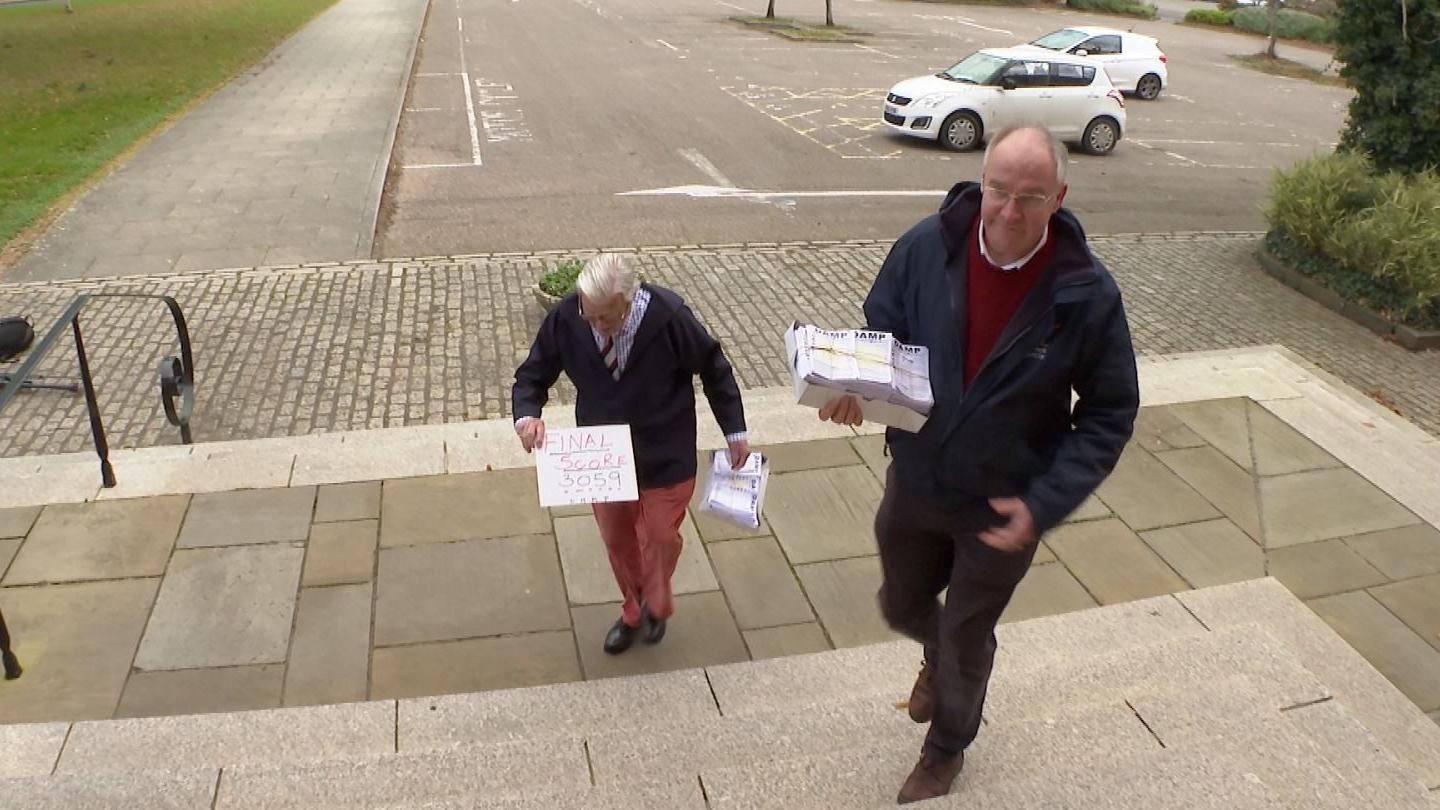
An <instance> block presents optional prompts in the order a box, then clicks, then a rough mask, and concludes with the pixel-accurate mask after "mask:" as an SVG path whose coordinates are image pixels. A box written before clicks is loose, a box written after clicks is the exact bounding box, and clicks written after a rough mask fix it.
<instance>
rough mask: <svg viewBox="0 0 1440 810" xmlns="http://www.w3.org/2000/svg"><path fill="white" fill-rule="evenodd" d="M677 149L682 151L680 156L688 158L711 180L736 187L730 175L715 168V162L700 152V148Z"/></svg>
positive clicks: (691, 163)
mask: <svg viewBox="0 0 1440 810" xmlns="http://www.w3.org/2000/svg"><path fill="white" fill-rule="evenodd" d="M675 151H677V152H679V153H680V157H683V158H685V159H686V160H688V161H690V165H692V166H694V167H695V168H697V169H699V170H700V171H701V172H703V173H704V175H705V176H706V177H708V178H710V179H711V180H714V181H715V182H716V183H718V184H719V185H722V186H726V187H729V188H734V187H735V184H734V183H732V182H730V178H728V177H726V176H725V175H723V174H721V173H720V170H719V169H717V168H715V164H714V163H711V162H710V159H709V158H707V157H705V156H704V155H702V154H700V150H698V149H677V150H675Z"/></svg>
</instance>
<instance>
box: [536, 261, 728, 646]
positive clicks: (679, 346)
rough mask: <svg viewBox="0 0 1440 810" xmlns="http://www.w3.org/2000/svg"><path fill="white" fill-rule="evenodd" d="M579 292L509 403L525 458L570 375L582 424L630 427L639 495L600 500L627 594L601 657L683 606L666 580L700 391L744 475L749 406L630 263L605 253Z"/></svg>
mask: <svg viewBox="0 0 1440 810" xmlns="http://www.w3.org/2000/svg"><path fill="white" fill-rule="evenodd" d="M576 286H577V288H578V290H577V291H576V292H575V293H572V294H570V295H569V296H567V297H566V298H565V299H564V300H562V301H561V302H560V303H559V304H557V305H555V307H554V308H553V309H551V310H550V314H549V315H547V316H546V318H545V322H544V323H542V324H541V325H540V332H539V334H537V335H536V336H535V342H534V344H532V345H531V347H530V356H529V357H527V358H525V362H523V363H521V364H520V367H519V368H518V369H516V370H515V385H514V387H513V388H512V389H511V404H512V407H513V410H514V416H515V432H516V433H517V434H518V435H519V436H520V443H521V445H522V446H524V448H525V451H526V452H529V451H530V450H531V449H533V448H534V447H537V446H540V445H543V444H544V443H545V422H544V421H543V420H542V419H541V418H540V409H541V408H543V407H544V405H545V402H546V401H547V400H548V399H549V392H550V386H552V385H554V384H555V380H556V379H558V378H559V376H560V372H561V371H564V372H565V374H566V375H567V376H569V378H570V380H571V382H573V383H574V384H575V391H576V398H575V421H576V423H577V424H579V425H582V426H584V425H629V426H630V435H631V441H632V443H633V446H634V450H635V474H636V478H637V479H638V484H639V489H640V500H638V501H629V502H625V503H597V504H595V505H594V507H593V508H594V512H595V523H596V524H597V525H598V526H599V528H600V536H601V537H602V538H603V539H604V541H605V549H606V552H607V553H608V554H609V557H610V568H611V570H612V571H613V572H614V574H615V583H616V584H617V585H619V586H620V593H621V595H622V596H623V598H624V603H623V605H622V607H621V614H620V618H619V619H618V620H617V621H616V622H615V625H614V626H613V627H611V628H610V632H609V633H607V634H606V636H605V652H607V653H610V654H612V655H614V654H618V653H622V652H624V651H625V650H627V649H629V648H630V645H631V643H632V642H633V641H634V639H635V634H636V632H637V631H639V630H640V629H641V628H642V627H643V634H644V639H645V641H646V642H648V643H650V644H654V643H656V642H658V641H660V639H661V638H663V637H664V635H665V622H666V620H667V619H669V618H670V615H671V614H672V613H673V612H674V611H675V604H674V598H673V596H672V594H671V590H670V578H671V576H673V575H674V573H675V565H676V563H678V562H679V560H680V549H681V542H682V541H681V538H680V523H681V522H682V521H683V520H684V519H685V507H686V505H687V504H688V503H689V502H690V495H691V494H692V493H693V492H694V490H695V389H694V387H693V384H692V381H693V379H694V378H695V375H697V374H698V375H699V376H700V381H701V384H702V385H703V387H704V390H705V397H706V399H708V400H710V409H711V410H712V411H713V412H714V414H715V420H716V421H717V422H719V423H720V429H721V430H722V431H724V433H725V441H726V442H727V443H728V445H729V452H730V463H731V464H732V465H733V466H734V467H736V468H739V467H740V466H741V465H743V464H744V463H745V459H746V458H747V457H749V455H750V445H749V443H748V442H747V441H746V438H745V411H744V408H743V406H742V405H741V402H740V388H739V386H737V385H736V384H735V374H734V371H733V370H732V369H731V368H730V361H728V360H726V359H725V353H724V352H722V351H721V350H720V344H719V343H717V342H716V341H715V339H714V338H712V337H711V336H710V334H709V333H708V332H706V331H705V327H703V326H701V325H700V322H699V321H697V320H696V319H695V315H694V314H693V313H692V312H691V311H690V308H689V307H687V306H685V302H684V301H682V300H681V298H680V296H678V295H676V294H675V293H673V292H671V291H670V290H667V289H665V288H663V287H657V286H655V285H653V284H640V285H638V286H637V285H636V283H635V271H634V270H633V269H632V268H631V267H630V265H629V263H628V261H626V259H625V257H623V256H619V255H615V254H602V255H600V256H597V257H595V258H594V259H592V260H590V261H589V262H588V263H587V264H586V265H585V269H584V270H582V271H581V273H580V277H579V279H577V281H576Z"/></svg>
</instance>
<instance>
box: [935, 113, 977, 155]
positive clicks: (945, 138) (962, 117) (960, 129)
mask: <svg viewBox="0 0 1440 810" xmlns="http://www.w3.org/2000/svg"><path fill="white" fill-rule="evenodd" d="M940 144H941V145H942V146H944V147H945V148H946V149H953V150H955V151H956V152H968V151H970V150H971V149H974V148H975V147H977V146H979V145H980V119H979V118H976V117H975V114H974V113H968V112H965V111H964V110H961V111H960V112H956V113H951V114H950V116H949V117H948V118H946V119H945V123H943V124H941V125H940Z"/></svg>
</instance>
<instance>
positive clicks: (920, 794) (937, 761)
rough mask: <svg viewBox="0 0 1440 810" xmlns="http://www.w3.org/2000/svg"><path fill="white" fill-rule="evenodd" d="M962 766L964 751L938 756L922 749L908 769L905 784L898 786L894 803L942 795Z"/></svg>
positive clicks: (953, 782)
mask: <svg viewBox="0 0 1440 810" xmlns="http://www.w3.org/2000/svg"><path fill="white" fill-rule="evenodd" d="M964 767H965V752H964V751H961V752H960V753H958V754H956V755H955V756H953V757H946V756H938V755H936V754H932V753H931V752H930V751H929V750H928V749H927V750H925V751H923V752H922V753H921V754H920V761H919V762H917V763H915V769H914V770H912V771H910V775H909V776H907V777H905V784H903V785H901V786H900V795H899V796H898V797H896V799H895V803H896V804H909V803H911V802H918V801H921V800H922V799H933V798H935V797H936V796H944V795H945V794H947V793H949V792H950V786H951V785H953V784H955V777H957V776H959V775H960V769H961V768H964Z"/></svg>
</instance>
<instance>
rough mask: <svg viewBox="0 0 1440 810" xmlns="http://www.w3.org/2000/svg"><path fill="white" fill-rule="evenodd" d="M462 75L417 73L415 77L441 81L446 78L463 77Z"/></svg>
mask: <svg viewBox="0 0 1440 810" xmlns="http://www.w3.org/2000/svg"><path fill="white" fill-rule="evenodd" d="M461 75H463V74H460V73H416V74H415V76H416V77H417V78H421V79H439V78H443V77H445V76H461Z"/></svg>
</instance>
